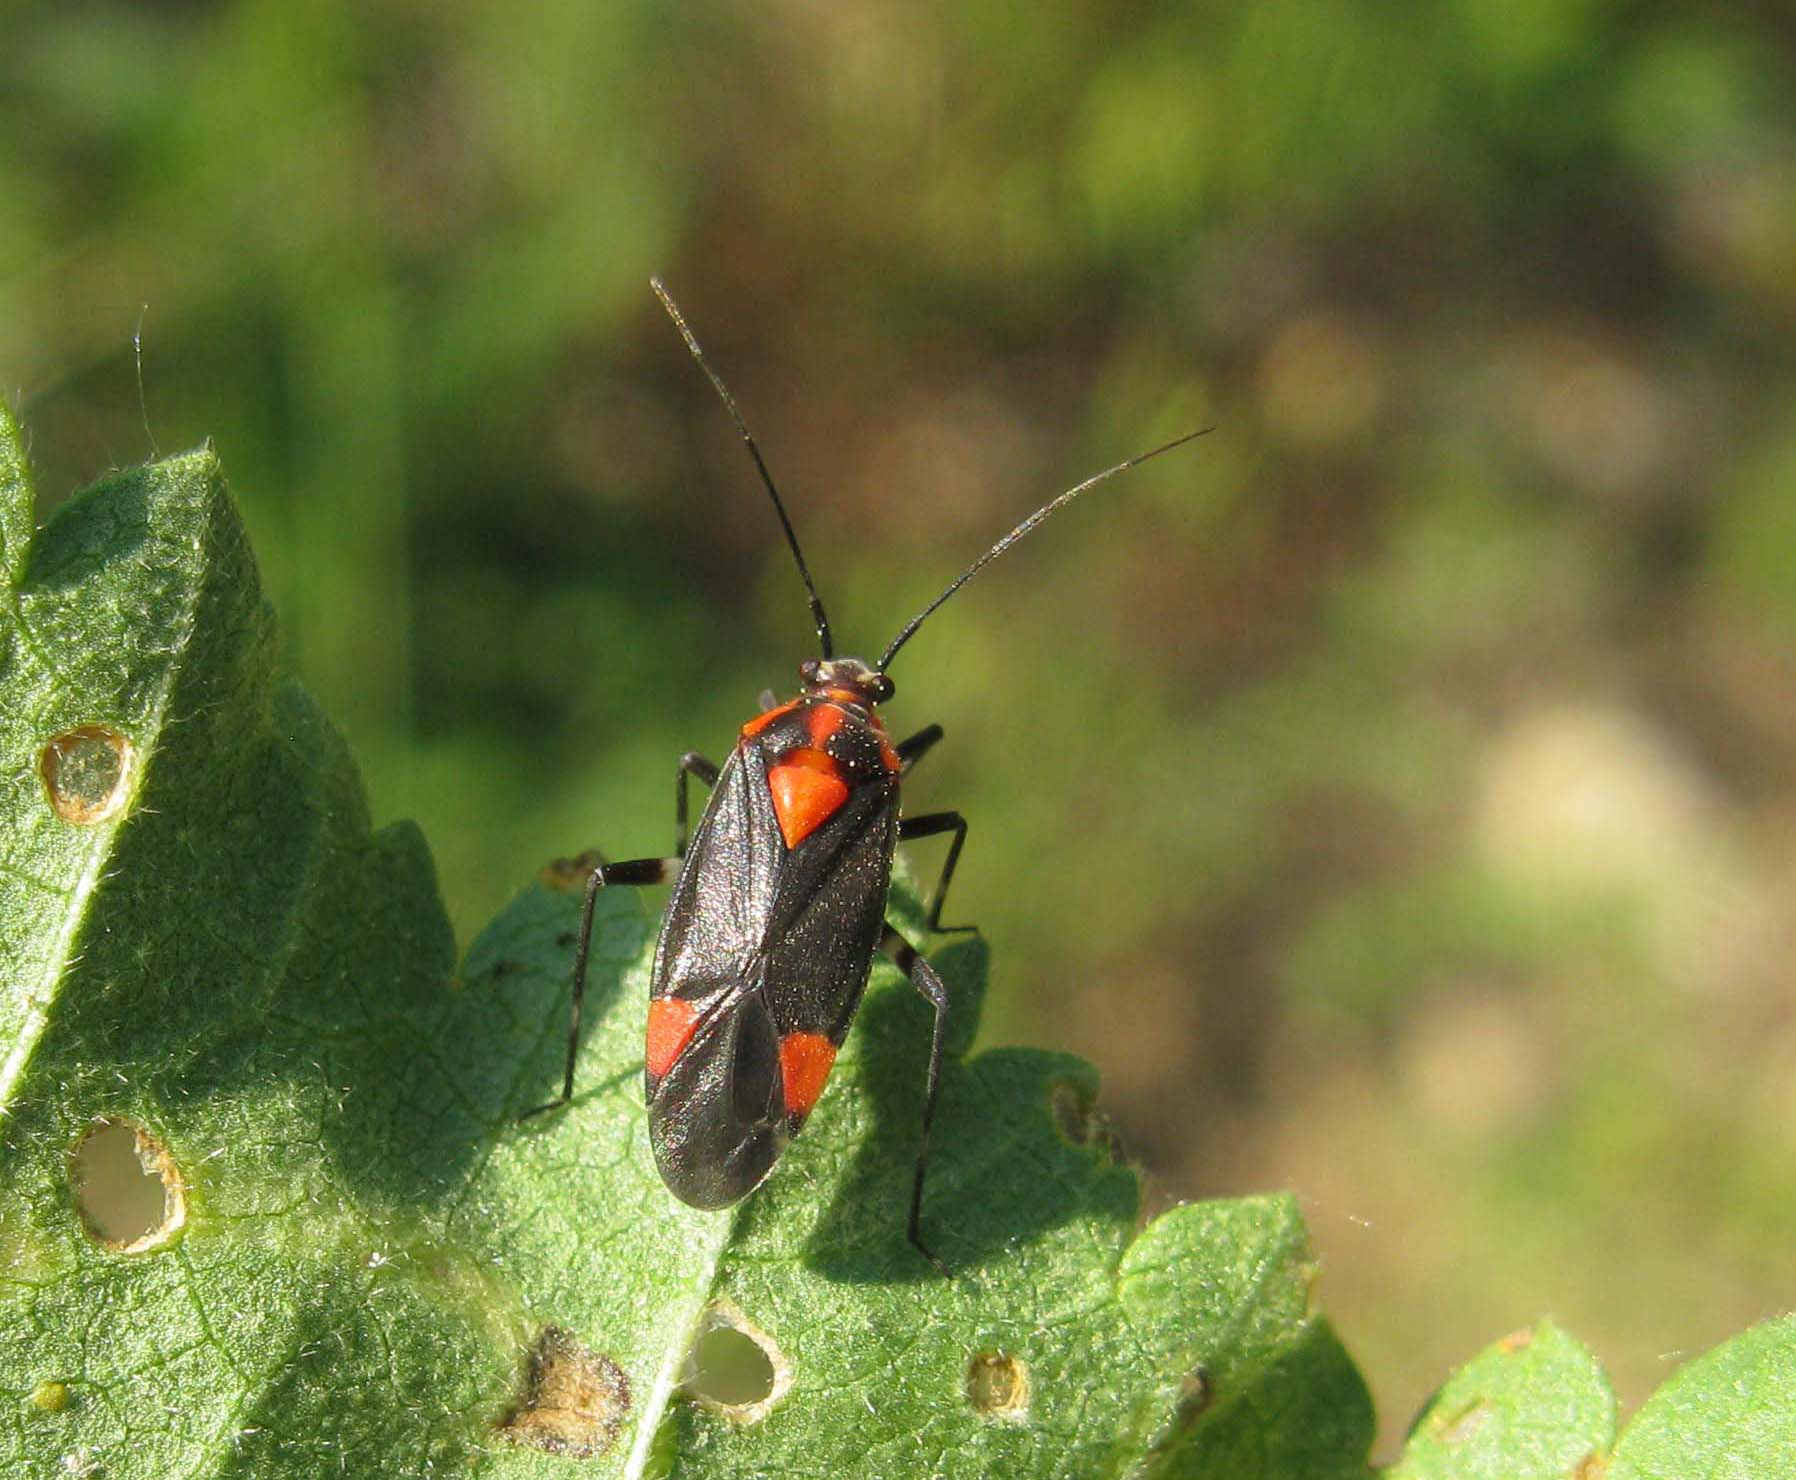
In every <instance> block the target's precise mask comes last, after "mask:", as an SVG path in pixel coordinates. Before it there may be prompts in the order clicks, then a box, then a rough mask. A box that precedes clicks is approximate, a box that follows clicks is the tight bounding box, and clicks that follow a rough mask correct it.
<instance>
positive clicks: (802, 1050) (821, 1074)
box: [780, 1033, 836, 1115]
mask: <svg viewBox="0 0 1796 1480" xmlns="http://www.w3.org/2000/svg"><path fill="white" fill-rule="evenodd" d="M835 1061H836V1046H835V1044H833V1043H831V1042H830V1041H829V1039H827V1038H825V1037H824V1036H823V1035H822V1034H821V1033H788V1034H786V1036H785V1037H784V1038H782V1039H780V1082H781V1083H782V1084H783V1085H784V1086H785V1094H786V1113H787V1114H788V1115H809V1114H810V1113H811V1106H813V1105H815V1104H816V1103H817V1096H818V1095H820V1094H822V1093H823V1085H824V1082H825V1081H826V1080H827V1079H828V1078H829V1070H830V1066H831V1065H832V1064H834V1063H835Z"/></svg>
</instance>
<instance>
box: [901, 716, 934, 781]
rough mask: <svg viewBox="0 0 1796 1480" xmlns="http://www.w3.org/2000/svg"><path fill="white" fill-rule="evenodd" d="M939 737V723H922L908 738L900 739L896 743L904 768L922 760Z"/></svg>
mask: <svg viewBox="0 0 1796 1480" xmlns="http://www.w3.org/2000/svg"><path fill="white" fill-rule="evenodd" d="M941 738H942V727H941V726H940V725H924V726H923V728H922V729H920V730H918V731H917V733H916V734H914V735H912V736H911V737H910V739H908V740H900V741H899V742H898V745H897V751H898V759H899V760H900V761H901V762H902V763H903V765H904V769H905V770H906V771H908V770H910V768H911V767H912V766H914V765H916V763H917V762H918V761H920V760H922V759H923V757H924V756H925V755H927V754H928V753H929V751H930V750H931V749H932V748H933V747H934V745H935V742H936V741H938V740H940V739H941Z"/></svg>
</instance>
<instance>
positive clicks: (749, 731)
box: [742, 699, 802, 740]
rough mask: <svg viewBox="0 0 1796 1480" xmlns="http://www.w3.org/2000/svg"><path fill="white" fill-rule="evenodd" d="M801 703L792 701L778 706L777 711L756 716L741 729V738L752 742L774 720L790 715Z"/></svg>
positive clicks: (796, 700)
mask: <svg viewBox="0 0 1796 1480" xmlns="http://www.w3.org/2000/svg"><path fill="white" fill-rule="evenodd" d="M801 702H802V701H801V700H798V699H793V700H792V701H791V702H789V703H786V704H782V705H780V706H779V707H778V708H777V709H769V710H766V711H764V712H763V713H760V714H757V715H756V716H755V717H754V718H753V719H751V720H750V721H749V722H748V723H747V724H745V725H744V726H743V727H742V738H743V739H744V740H752V739H753V738H754V737H755V736H756V735H758V734H760V733H761V731H762V730H764V729H766V728H767V726H769V725H770V724H772V723H773V722H774V721H775V720H776V719H779V718H780V717H781V716H782V715H787V714H790V713H791V712H792V711H793V710H794V709H796V708H798V706H799V704H800V703H801Z"/></svg>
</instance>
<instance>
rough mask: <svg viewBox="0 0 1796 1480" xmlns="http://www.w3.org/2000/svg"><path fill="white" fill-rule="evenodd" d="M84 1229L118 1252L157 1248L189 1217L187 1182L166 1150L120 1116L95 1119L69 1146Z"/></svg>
mask: <svg viewBox="0 0 1796 1480" xmlns="http://www.w3.org/2000/svg"><path fill="white" fill-rule="evenodd" d="M69 1182H70V1185H71V1186H72V1187H73V1188H74V1192H75V1207H76V1209H77V1210H78V1211H79V1212H80V1214H81V1222H82V1225H83V1227H85V1228H86V1229H87V1232H88V1235H89V1237H91V1238H92V1239H93V1240H94V1241H95V1242H96V1243H99V1244H102V1245H104V1246H105V1247H106V1248H108V1249H111V1250H113V1251H114V1252H115V1253H119V1254H143V1253H147V1252H148V1251H149V1250H151V1249H155V1248H159V1247H161V1246H162V1245H163V1244H165V1243H167V1242H168V1241H169V1240H170V1239H171V1238H173V1237H174V1236H175V1234H176V1233H177V1232H179V1230H180V1228H181V1225H182V1224H184V1223H185V1222H186V1221H187V1186H186V1183H185V1182H184V1181H183V1180H182V1178H181V1173H180V1170H179V1168H177V1167H176V1166H175V1163H174V1158H173V1157H171V1156H170V1155H169V1154H168V1148H167V1147H165V1146H164V1145H163V1144H162V1142H161V1141H159V1140H157V1139H156V1137H154V1136H152V1135H151V1134H150V1133H149V1132H148V1131H146V1130H145V1129H144V1128H143V1127H142V1126H140V1125H137V1124H135V1123H134V1122H132V1121H129V1120H125V1119H122V1118H107V1119H105V1120H98V1121H95V1122H94V1123H93V1124H92V1125H90V1126H89V1127H88V1128H87V1130H85V1131H84V1132H83V1133H82V1135H81V1139H80V1140H78V1141H77V1142H76V1143H75V1144H74V1145H73V1146H72V1147H70V1148H69Z"/></svg>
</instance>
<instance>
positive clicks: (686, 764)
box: [674, 750, 717, 858]
mask: <svg viewBox="0 0 1796 1480" xmlns="http://www.w3.org/2000/svg"><path fill="white" fill-rule="evenodd" d="M688 776H696V777H698V779H699V780H700V781H702V782H704V783H705V785H706V786H715V785H717V767H716V766H714V765H712V764H711V762H710V761H708V760H706V759H705V758H704V757H703V756H702V755H700V754H699V753H698V752H697V751H696V750H689V751H687V752H686V754H684V755H683V756H681V757H680V769H679V772H678V774H677V775H676V776H675V777H674V856H675V857H676V858H684V857H685V856H686V778H687V777H688Z"/></svg>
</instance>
